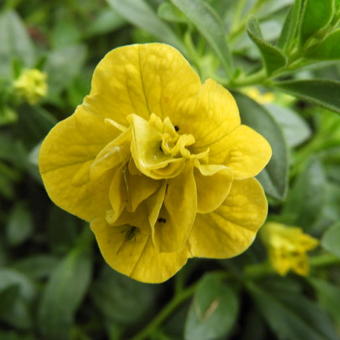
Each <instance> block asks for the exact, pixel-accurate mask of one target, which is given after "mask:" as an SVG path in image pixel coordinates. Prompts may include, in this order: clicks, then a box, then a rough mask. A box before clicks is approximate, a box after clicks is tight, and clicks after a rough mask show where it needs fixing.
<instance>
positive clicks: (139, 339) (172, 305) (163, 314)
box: [131, 283, 196, 340]
mask: <svg viewBox="0 0 340 340" xmlns="http://www.w3.org/2000/svg"><path fill="white" fill-rule="evenodd" d="M195 289H196V283H195V284H193V285H192V286H189V287H188V288H186V289H184V290H182V291H181V292H180V293H179V294H178V295H175V297H174V298H173V299H172V300H171V301H170V302H169V303H168V304H167V305H165V307H164V308H163V309H162V310H161V311H160V313H159V314H157V316H156V317H155V318H154V319H153V320H151V322H150V323H149V324H148V325H147V326H146V327H145V328H144V329H142V331H141V332H140V333H138V334H136V335H135V336H134V337H133V338H131V340H143V339H147V338H148V336H149V335H150V334H152V333H153V332H154V331H155V330H156V329H157V328H158V327H159V325H160V324H161V323H162V322H163V321H164V320H166V319H167V318H168V317H169V315H171V314H172V312H173V311H174V310H175V309H176V308H177V307H178V306H179V305H181V304H182V303H183V302H184V301H186V300H187V299H189V298H190V297H191V296H192V295H193V294H194V292H195Z"/></svg>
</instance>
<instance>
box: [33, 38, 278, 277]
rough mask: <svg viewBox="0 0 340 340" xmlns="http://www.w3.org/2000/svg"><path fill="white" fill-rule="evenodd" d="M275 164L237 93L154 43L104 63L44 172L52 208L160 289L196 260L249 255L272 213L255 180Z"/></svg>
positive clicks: (55, 134)
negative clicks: (243, 119) (243, 116)
mask: <svg viewBox="0 0 340 340" xmlns="http://www.w3.org/2000/svg"><path fill="white" fill-rule="evenodd" d="M270 157H271V148H270V145H269V144H268V142H267V141H266V140H265V139H264V138H263V137H262V136H261V135H259V134H258V133H256V132H255V131H254V130H252V129H251V128H249V127H247V126H245V125H241V123H240V117H239V113H238V109H237V105H236V103H235V101H234V99H233V97H232V96H231V94H230V93H229V92H228V91H227V90H226V89H224V88H223V87H222V86H220V85H218V84H217V83H215V82H214V81H213V80H207V81H206V82H205V83H204V84H201V82H200V79H199V77H198V76H197V74H196V73H195V72H194V71H193V69H192V68H191V67H190V65H189V64H188V62H187V61H186V60H185V59H184V58H183V56H182V55H181V54H180V53H179V52H178V51H177V50H176V49H174V48H173V47H171V46H168V45H165V44H158V43H153V44H144V45H130V46H125V47H121V48H117V49H115V50H113V51H111V52H109V53H108V54H107V55H106V56H105V57H104V59H103V60H102V61H101V62H100V63H99V65H98V66H97V67H96V69H95V72H94V75H93V79H92V88H91V92H90V94H89V95H88V96H87V97H86V98H85V99H84V102H83V104H82V105H80V106H78V107H77V109H76V111H75V113H74V114H73V115H71V116H70V117H69V118H67V119H65V120H64V121H62V122H60V123H59V124H57V125H56V126H55V127H54V128H53V129H52V130H51V131H50V133H49V134H48V136H47V137H46V139H45V140H44V142H43V144H42V147H41V151H40V161H39V163H40V164H39V165H40V172H41V174H42V178H43V181H44V184H45V186H46V189H47V192H48V194H49V196H50V197H51V199H52V200H53V201H54V202H55V203H56V204H57V205H59V206H60V207H62V208H63V209H65V210H67V211H69V212H70V213H72V214H74V215H77V216H79V217H80V218H82V219H84V220H86V221H89V222H90V223H91V228H92V230H93V232H94V233H95V236H96V239H97V242H98V244H99V248H100V250H101V252H102V254H103V256H104V258H105V260H106V261H107V263H108V264H109V265H110V266H111V267H112V268H114V269H116V270H117V271H119V272H121V273H124V274H126V275H128V276H130V277H132V278H134V279H136V280H140V281H144V282H154V283H155V282H162V281H165V280H167V279H168V278H170V277H171V276H172V275H174V274H175V273H176V272H177V271H178V270H179V269H180V268H181V267H182V266H183V265H184V264H185V263H186V261H187V259H188V258H190V257H194V256H198V257H209V258H228V257H232V256H235V255H237V254H239V253H241V252H243V251H244V250H245V249H246V248H248V247H249V245H250V244H251V243H252V242H253V240H254V238H255V235H256V232H257V230H258V229H259V227H260V226H261V225H262V224H263V222H264V220H265V218H266V215H267V201H266V198H265V195H264V192H263V189H262V187H261V186H260V184H259V183H258V182H257V181H256V180H255V179H254V178H253V177H254V176H255V175H257V174H258V173H259V172H260V171H261V170H262V169H263V167H264V166H265V165H266V164H267V162H268V161H269V159H270Z"/></svg>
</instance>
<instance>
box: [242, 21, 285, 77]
mask: <svg viewBox="0 0 340 340" xmlns="http://www.w3.org/2000/svg"><path fill="white" fill-rule="evenodd" d="M248 35H249V37H250V38H251V40H252V41H253V42H254V43H255V44H256V46H257V47H258V49H259V50H260V52H261V55H262V58H263V62H264V65H265V68H266V71H267V74H268V75H271V74H272V73H273V72H274V71H276V70H278V69H280V68H281V67H284V66H285V65H286V64H287V58H286V57H285V55H284V54H283V53H282V52H281V51H280V49H278V48H277V47H275V46H273V45H271V44H270V43H268V42H266V41H265V40H263V38H262V34H261V30H260V27H259V24H258V22H257V21H256V20H251V21H250V22H249V24H248Z"/></svg>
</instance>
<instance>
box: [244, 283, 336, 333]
mask: <svg viewBox="0 0 340 340" xmlns="http://www.w3.org/2000/svg"><path fill="white" fill-rule="evenodd" d="M247 286H248V289H249V291H250V293H251V295H252V297H253V299H254V301H255V303H256V305H257V306H258V309H259V311H260V312H261V314H262V316H263V317H264V318H265V319H266V321H267V322H268V324H269V326H270V328H271V329H272V330H273V332H274V333H275V334H279V335H280V338H282V339H289V340H301V339H308V340H337V339H338V336H337V335H336V332H335V330H334V326H333V325H332V323H331V321H330V320H329V318H328V316H327V315H326V314H325V313H323V311H322V310H321V309H319V307H318V306H317V305H316V304H315V303H314V302H312V301H310V300H308V299H307V298H305V297H304V296H302V295H301V294H296V293H293V292H290V293H289V294H287V292H286V291H281V292H280V291H273V292H272V291H268V290H263V289H261V288H259V287H258V286H256V285H255V284H253V283H248V285H247Z"/></svg>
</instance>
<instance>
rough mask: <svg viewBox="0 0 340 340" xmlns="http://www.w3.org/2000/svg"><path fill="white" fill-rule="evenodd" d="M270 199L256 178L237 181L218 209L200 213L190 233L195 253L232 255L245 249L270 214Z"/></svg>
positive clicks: (191, 244) (199, 254) (223, 256)
mask: <svg viewBox="0 0 340 340" xmlns="http://www.w3.org/2000/svg"><path fill="white" fill-rule="evenodd" d="M267 209H268V206H267V201H266V197H265V194H264V192H263V189H262V187H261V185H260V184H259V183H258V182H257V180H256V179H253V178H249V179H246V180H243V181H234V182H233V184H232V187H231V190H230V193H229V195H228V197H227V199H226V200H225V201H224V202H223V204H222V205H221V206H220V207H219V208H218V209H216V210H215V211H214V212H212V213H209V214H198V215H197V217H196V220H195V224H194V227H193V230H192V233H191V235H190V239H189V244H190V250H191V253H192V256H198V257H210V258H228V257H233V256H236V255H238V254H240V253H242V252H243V251H245V250H246V249H247V248H248V247H249V246H250V245H251V243H252V242H253V240H254V238H255V235H256V232H257V231H258V229H259V228H260V226H261V225H262V224H263V222H264V221H265V218H266V216H267Z"/></svg>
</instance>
